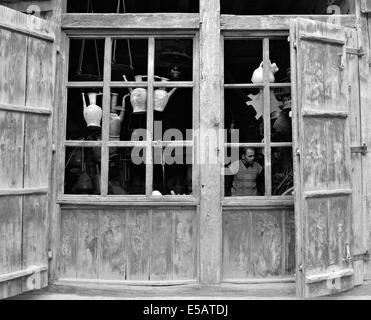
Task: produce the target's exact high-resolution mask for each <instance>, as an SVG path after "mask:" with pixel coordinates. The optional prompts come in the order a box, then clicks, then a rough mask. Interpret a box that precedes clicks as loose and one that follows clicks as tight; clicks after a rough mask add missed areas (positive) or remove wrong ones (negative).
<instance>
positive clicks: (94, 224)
mask: <svg viewBox="0 0 371 320" xmlns="http://www.w3.org/2000/svg"><path fill="white" fill-rule="evenodd" d="M76 216H77V225H78V231H77V234H78V239H77V278H95V279H96V278H98V228H99V223H98V216H99V212H97V211H89V210H76Z"/></svg>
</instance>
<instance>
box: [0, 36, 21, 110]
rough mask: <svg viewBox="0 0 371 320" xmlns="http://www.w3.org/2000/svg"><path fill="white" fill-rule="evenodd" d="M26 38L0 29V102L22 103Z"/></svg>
mask: <svg viewBox="0 0 371 320" xmlns="http://www.w3.org/2000/svg"><path fill="white" fill-rule="evenodd" d="M26 52H27V38H26V37H24V36H22V35H19V34H16V33H12V32H10V31H7V30H1V29H0V74H1V75H2V76H1V78H0V103H7V104H16V105H24V104H25V89H26V63H27V59H26Z"/></svg>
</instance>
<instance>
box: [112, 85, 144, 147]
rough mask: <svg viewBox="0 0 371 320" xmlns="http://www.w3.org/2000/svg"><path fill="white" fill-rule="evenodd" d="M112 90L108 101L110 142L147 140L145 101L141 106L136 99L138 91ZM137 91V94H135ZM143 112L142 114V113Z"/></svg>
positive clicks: (136, 89)
mask: <svg viewBox="0 0 371 320" xmlns="http://www.w3.org/2000/svg"><path fill="white" fill-rule="evenodd" d="M139 89H140V90H142V91H143V90H145V91H147V89H144V88H135V89H133V91H132V92H130V90H129V89H128V88H112V89H111V101H110V134H109V139H110V140H111V141H143V140H146V139H147V133H146V128H147V112H146V110H147V101H144V103H143V106H140V105H138V104H139V103H140V101H139V102H138V100H137V99H136V96H137V94H141V93H140V92H139V91H138V90H139ZM137 91H138V93H137ZM143 110H144V112H143Z"/></svg>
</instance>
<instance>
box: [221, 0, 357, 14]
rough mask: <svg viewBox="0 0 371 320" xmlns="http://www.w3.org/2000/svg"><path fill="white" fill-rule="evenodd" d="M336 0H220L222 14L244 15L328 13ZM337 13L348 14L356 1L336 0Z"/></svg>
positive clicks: (352, 10)
mask: <svg viewBox="0 0 371 320" xmlns="http://www.w3.org/2000/svg"><path fill="white" fill-rule="evenodd" d="M334 2H335V1H308V0H295V1H284V2H282V1H277V0H251V1H244V0H220V5H221V13H222V14H244V15H270V14H277V15H295V14H296V15H298V14H304V15H305V14H326V13H332V12H333V11H332V10H331V8H332V7H334V6H331V7H330V8H329V9H328V6H329V5H330V4H331V3H334ZM336 4H337V6H336V7H337V8H336V9H335V12H336V13H339V14H348V13H349V12H350V11H351V12H354V1H347V0H340V1H336Z"/></svg>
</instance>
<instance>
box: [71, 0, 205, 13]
mask: <svg viewBox="0 0 371 320" xmlns="http://www.w3.org/2000/svg"><path fill="white" fill-rule="evenodd" d="M89 2H90V4H89ZM88 5H89V7H88ZM118 5H119V6H118ZM91 11H94V12H96V13H117V12H118V13H124V12H126V13H129V12H136V13H142V12H143V13H145V12H187V13H196V12H198V11H199V0H185V1H174V0H151V1H148V0H135V1H134V0H123V1H121V0H105V1H102V0H90V1H89V0H84V1H76V0H68V2H67V12H80V13H81V12H91Z"/></svg>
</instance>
